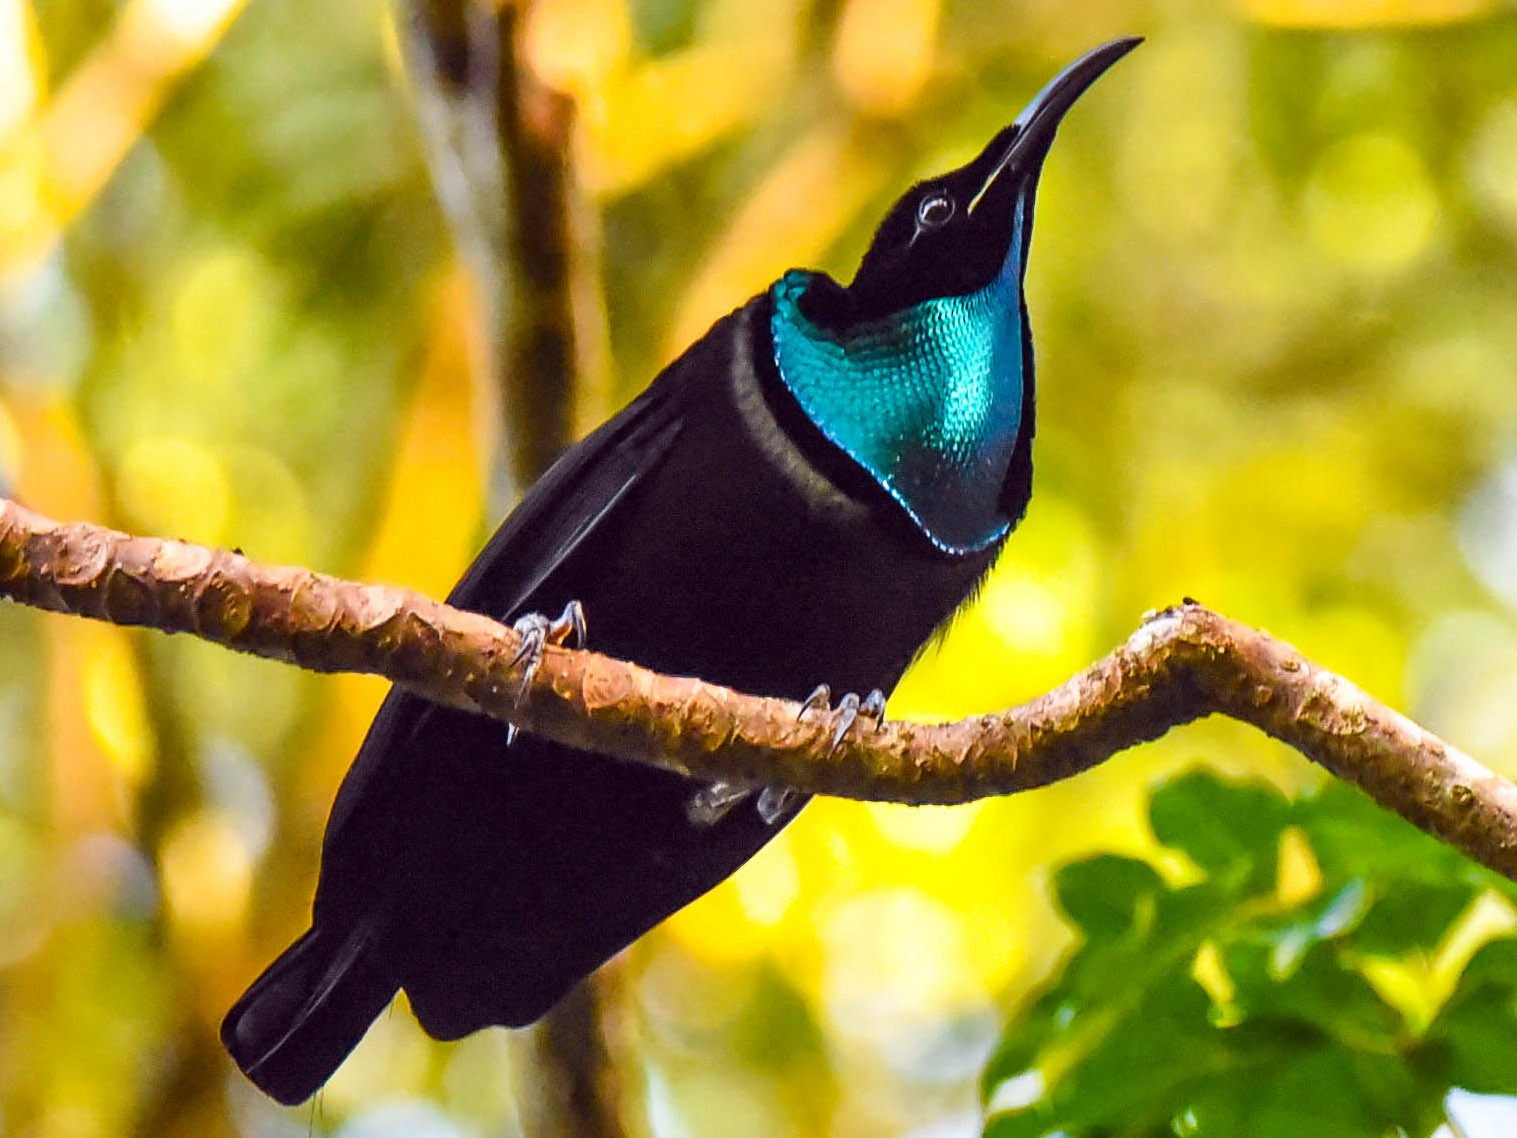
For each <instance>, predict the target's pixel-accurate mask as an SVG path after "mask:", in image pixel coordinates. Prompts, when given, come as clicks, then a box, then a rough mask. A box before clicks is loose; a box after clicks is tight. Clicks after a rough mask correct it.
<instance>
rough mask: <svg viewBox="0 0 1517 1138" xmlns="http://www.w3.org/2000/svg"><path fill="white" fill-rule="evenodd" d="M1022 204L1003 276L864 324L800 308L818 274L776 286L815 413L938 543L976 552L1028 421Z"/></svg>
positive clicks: (787, 373)
mask: <svg viewBox="0 0 1517 1138" xmlns="http://www.w3.org/2000/svg"><path fill="white" fill-rule="evenodd" d="M1023 241H1024V234H1023V210H1022V209H1021V208H1020V204H1019V206H1018V209H1017V216H1016V221H1015V224H1014V227H1013V229H1012V235H1011V246H1010V248H1009V249H1008V250H1007V252H1006V259H1005V261H1004V263H1003V264H1002V266H1001V271H1000V272H999V273H998V274H997V275H996V277H995V279H994V280H992V281H991V282H990V284H988V285H986V286H985V287H984V288H982V289H980V290H979V291H978V292H974V293H969V294H968V295H965V296H943V297H934V298H932V299H930V300H925V301H923V302H921V303H920V304H917V305H915V306H913V307H911V308H907V309H904V310H903V311H900V312H895V313H892V314H890V315H889V316H883V317H880V318H878V319H875V320H869V321H865V322H862V323H859V324H855V325H853V326H852V327H850V328H848V329H847V330H846V331H843V332H841V333H834V332H831V331H828V330H827V329H824V328H820V327H818V326H817V325H816V324H814V323H813V322H812V321H811V320H809V319H808V318H807V316H806V314H805V313H804V312H802V311H801V306H800V297H801V295H802V294H803V293H804V292H805V291H806V289H807V287H808V285H809V284H810V282H811V279H812V274H810V273H807V272H804V271H801V270H792V271H791V272H788V273H786V274H785V275H784V276H783V277H781V278H780V279H779V280H778V281H777V282H776V283H775V284H774V286H773V289H772V290H771V291H772V294H773V298H774V316H773V318H772V322H771V327H772V331H773V335H774V360H775V364H776V365H777V367H778V368H779V374H780V379H781V380H782V381H783V382H784V384H785V386H786V387H787V388H789V389H790V392H791V394H792V395H794V396H795V398H796V401H797V402H799V403H800V405H801V409H802V410H803V411H805V413H806V415H807V417H809V418H810V419H811V421H812V422H813V423H815V424H816V426H817V428H818V429H819V430H820V431H821V432H822V434H824V435H825V436H826V437H827V438H828V439H829V440H831V441H832V442H833V443H834V444H835V445H837V446H838V447H839V448H840V449H841V450H842V451H843V452H844V453H846V454H847V455H848V456H849V457H850V458H852V459H853V460H854V461H855V462H857V463H858V464H859V465H860V466H861V467H863V468H864V470H865V471H867V472H868V474H869V475H870V476H871V477H872V478H873V479H874V480H875V481H876V482H878V483H879V484H880V486H881V487H883V488H884V489H885V491H886V492H887V493H888V494H889V495H890V496H891V497H892V498H894V499H895V500H896V501H897V502H899V503H900V504H901V506H902V508H903V509H905V511H906V513H907V514H908V515H910V517H911V519H912V520H913V521H914V522H915V523H916V524H917V527H918V528H919V529H921V531H922V533H923V534H925V535H926V536H927V537H928V538H929V539H930V540H931V541H932V543H933V544H934V545H936V546H937V547H938V548H940V549H942V550H945V551H946V552H949V553H972V552H976V551H978V550H982V549H985V548H987V547H988V546H990V545H993V544H995V543H996V542H997V541H999V540H1000V539H1001V538H1003V537H1005V536H1006V533H1007V531H1008V530H1009V529H1010V528H1011V519H1009V518H1007V517H1006V516H1005V514H1004V513H1003V512H1002V509H1001V505H1000V496H1001V486H1002V483H1003V482H1004V481H1005V480H1006V471H1007V468H1008V467H1009V466H1010V464H1011V456H1012V453H1013V452H1014V451H1015V450H1016V446H1017V435H1018V432H1019V431H1020V429H1021V426H1022V389H1023V384H1024V383H1025V382H1026V381H1027V380H1028V379H1029V378H1030V377H1027V376H1024V375H1023V374H1022V370H1023V358H1024V357H1023V349H1024V347H1025V345H1024V344H1023V336H1024V331H1023V323H1022V311H1021V304H1022V301H1021V292H1022V265H1023V248H1022V246H1023Z"/></svg>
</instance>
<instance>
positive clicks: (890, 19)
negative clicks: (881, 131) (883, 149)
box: [833, 0, 941, 118]
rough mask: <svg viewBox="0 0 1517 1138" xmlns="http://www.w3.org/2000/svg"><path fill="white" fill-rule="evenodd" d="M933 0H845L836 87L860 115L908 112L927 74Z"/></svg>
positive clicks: (934, 27)
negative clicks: (838, 87)
mask: <svg viewBox="0 0 1517 1138" xmlns="http://www.w3.org/2000/svg"><path fill="white" fill-rule="evenodd" d="M940 10H941V4H940V3H939V0H849V3H848V6H847V7H846V8H844V9H843V15H842V18H841V20H840V21H839V23H838V33H837V46H836V52H835V54H834V56H833V67H834V69H835V72H836V74H837V80H838V85H839V86H840V87H842V89H843V92H844V93H845V94H846V95H847V96H848V98H849V99H850V100H851V101H852V102H853V104H854V105H855V106H856V107H858V109H859V110H860V111H862V112H863V113H864V114H866V115H875V116H879V117H882V118H884V117H889V116H894V115H899V114H901V113H903V112H904V111H906V110H909V109H910V107H911V106H912V104H913V103H915V102H916V100H917V98H918V97H919V96H920V95H921V93H922V88H923V87H925V86H926V85H927V81H928V79H930V78H931V76H932V60H933V49H934V45H935V43H936V40H937V31H938V19H939V15H940Z"/></svg>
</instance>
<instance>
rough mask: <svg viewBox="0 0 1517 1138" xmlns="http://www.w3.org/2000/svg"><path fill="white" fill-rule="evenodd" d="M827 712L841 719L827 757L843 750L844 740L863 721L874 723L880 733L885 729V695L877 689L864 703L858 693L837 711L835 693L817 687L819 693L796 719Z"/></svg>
mask: <svg viewBox="0 0 1517 1138" xmlns="http://www.w3.org/2000/svg"><path fill="white" fill-rule="evenodd" d="M823 710H826V711H830V712H831V713H832V714H833V715H834V716H836V717H837V724H836V726H835V727H834V728H833V731H832V745H831V746H830V747H829V748H828V749H827V753H828V754H831V753H832V752H833V751H836V750H837V749H838V747H840V746H842V743H843V739H844V738H845V737H846V736H847V734H848V732H849V731H851V730H852V729H853V725H854V724H855V723H857V722H858V721H859V720H860V719H872V720H874V729H875V730H876V731H878V730H879V729H880V728H881V727H883V726H884V725H885V693H884V692H882V691H880V689H879V688H875V689H874V690H873V691H871V692H870V693H869V694H868V695H866V696H864V697H863V698H862V699H860V698H859V694H858V692H849V693H848V694H847V695H845V696H843V698H842V699H840V700H838V702H837V706H836V707H833V706H832V689H831V688H829V687H828V686H827V685H826V684H817V686H816V689H815V690H814V691H813V692H812V693H811V694H810V695H808V696H807V697H806V698H805V699H804V700H802V701H801V710H800V711H799V712H798V713H797V715H796V718H797V719H801V718H803V717H804V716H805V714H806V713H807V712H808V711H823Z"/></svg>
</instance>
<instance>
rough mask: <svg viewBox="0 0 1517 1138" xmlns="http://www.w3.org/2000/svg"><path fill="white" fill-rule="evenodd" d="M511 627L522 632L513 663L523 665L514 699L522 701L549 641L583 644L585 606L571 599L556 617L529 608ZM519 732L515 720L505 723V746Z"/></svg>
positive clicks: (541, 661) (581, 645)
mask: <svg viewBox="0 0 1517 1138" xmlns="http://www.w3.org/2000/svg"><path fill="white" fill-rule="evenodd" d="M511 627H512V628H514V629H515V630H516V631H517V632H518V633H520V635H521V644H520V645H519V646H518V647H517V649H516V655H514V656H512V657H511V667H513V668H514V667H516V666H517V665H518V664H521V665H523V666H522V670H521V682H520V683H518V684H517V685H516V700H515V702H516V703H518V704H519V703H521V701H522V697H523V696H525V695H526V694H527V690H528V689H529V688H530V687H531V686H532V680H533V679H534V678H535V677H536V676H537V669H538V668H540V667H542V663H543V649H544V648H546V647H547V646H548V645H549V644H555V645H562V644H564V643H566V642H569V641H571V640H572V641H573V644H574V647H576V648H581V647H583V646H584V643H585V636H586V628H585V608H584V606H583V605H581V604H580V603H579V602H578V601H570V602H569V603H568V604H566V605H565V606H564V611H563V612H561V613H559V614H558V618H557V619H556V620H549V619H548V618H547V617H545V616H544V615H543V614H542V613H540V612H529V613H526V614H524V615H523V616H519V617H517V618H516V620H515V621H514V622H512V624H511ZM516 734H517V729H516V724H514V723H508V724H506V746H508V747H509V746H510V745H511V744H512V743H513V742H515V740H516Z"/></svg>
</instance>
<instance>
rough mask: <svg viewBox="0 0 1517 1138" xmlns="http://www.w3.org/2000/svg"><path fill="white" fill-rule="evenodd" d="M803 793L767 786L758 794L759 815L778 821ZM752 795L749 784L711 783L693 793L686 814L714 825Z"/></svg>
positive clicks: (694, 820) (696, 823) (700, 822)
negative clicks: (747, 785)
mask: <svg viewBox="0 0 1517 1138" xmlns="http://www.w3.org/2000/svg"><path fill="white" fill-rule="evenodd" d="M800 796H801V792H800V791H798V790H796V789H794V788H793V787H789V786H766V787H764V789H763V790H761V791H759V795H758V812H759V817H760V818H762V819H763V820H764V821H765V822H767V823H768V824H769V825H771V826H772V825H774V824H775V823H776V822H778V821H779V820H780V817H781V815H783V814H784V813H785V812H786V811H787V810H789V809H790V807H791V806H793V805H794V804H795V800H796V799H797V798H799V797H800ZM752 797H753V791H752V790H751V789H749V788H748V787H746V786H736V785H734V784H732V783H730V782H713V783H709V784H707V785H706V786H703V787H701V788H700V789H699V790H697V791H696V792H695V793H694V794H692V795H691V796H690V801H689V802H687V803H686V804H685V817H686V818H688V819H689V820H690V824H691V825H692V826H700V827H702V828H705V827H707V826H714V825H716V824H717V823H718V822H720V821H721V820H722V819H723V818H725V817H726V816H727V815H728V814H730V813H732V809H733V807H735V806H737V805H739V804H740V803H743V802H746V801H748V799H750V798H752Z"/></svg>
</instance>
